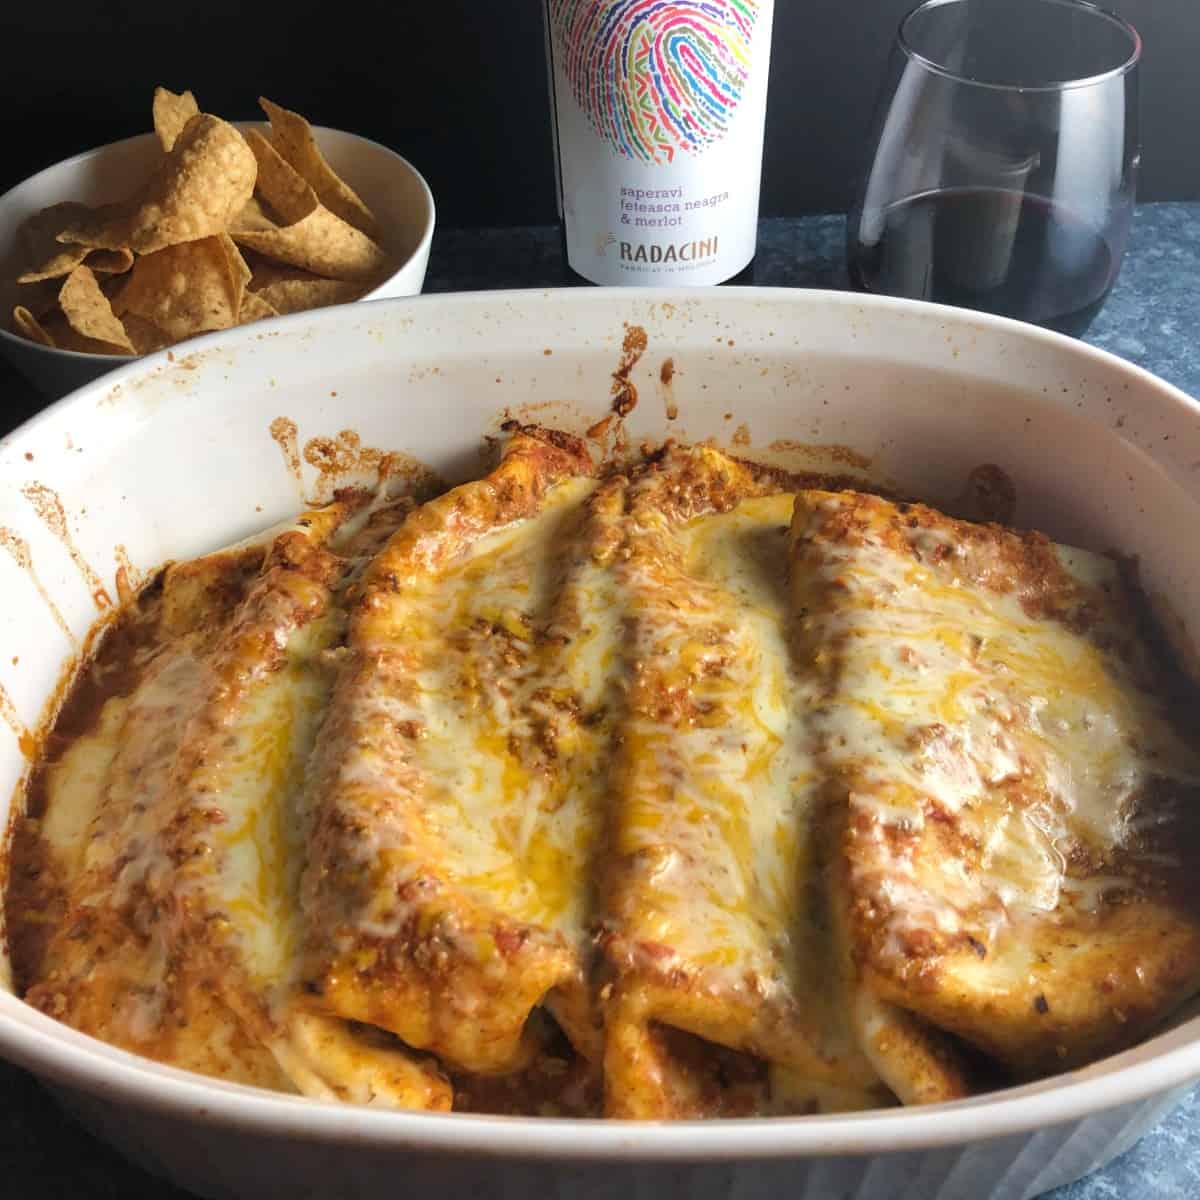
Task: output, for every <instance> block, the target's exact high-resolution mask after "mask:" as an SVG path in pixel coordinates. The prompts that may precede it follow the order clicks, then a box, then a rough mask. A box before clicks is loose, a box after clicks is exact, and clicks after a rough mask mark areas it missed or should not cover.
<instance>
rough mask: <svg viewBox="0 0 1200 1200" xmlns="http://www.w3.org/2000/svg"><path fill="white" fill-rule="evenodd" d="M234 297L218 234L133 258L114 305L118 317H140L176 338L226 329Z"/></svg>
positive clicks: (233, 313) (234, 311)
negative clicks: (125, 282) (135, 259)
mask: <svg viewBox="0 0 1200 1200" xmlns="http://www.w3.org/2000/svg"><path fill="white" fill-rule="evenodd" d="M242 286H243V287H244V284H243V285H242ZM239 299H240V296H239V289H238V285H237V283H236V281H235V278H234V277H233V275H232V274H231V270H230V260H229V256H228V254H227V252H226V250H225V247H224V244H223V242H222V239H221V238H220V237H209V238H201V239H199V240H198V241H192V242H182V243H180V244H179V245H178V246H168V247H167V248H166V249H164V250H158V251H155V253H153V254H147V255H145V256H143V257H141V258H139V259H138V260H137V262H135V263H134V265H133V271H132V273H131V274H130V276H129V282H128V283H127V284H126V285H125V287H124V288H123V289H122V290H121V293H120V294H119V295H118V297H117V299H116V303H115V305H114V307H115V309H116V311H117V315H118V316H120V317H121V318H122V319H123V320H124V319H127V318H128V317H129V315H130V314H132V315H134V316H138V317H141V318H143V319H144V320H145V321H148V322H149V323H150V324H151V325H154V326H156V327H157V328H158V329H160V330H161V331H162V332H163V333H164V334H165V335H166V336H167V338H168V339H169V340H170V341H172V342H177V341H181V340H182V339H183V338H188V337H194V336H195V335H196V334H198V333H207V332H208V331H210V330H213V329H228V328H230V327H231V326H232V325H234V324H235V323H236V322H237V314H238V309H239V307H240V303H239Z"/></svg>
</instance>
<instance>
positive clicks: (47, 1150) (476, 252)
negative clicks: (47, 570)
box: [0, 203, 1200, 1200]
mask: <svg viewBox="0 0 1200 1200" xmlns="http://www.w3.org/2000/svg"><path fill="white" fill-rule="evenodd" d="M844 227H845V222H844V220H843V218H841V217H803V218H797V219H777V220H768V221H764V222H763V223H762V227H761V233H760V238H759V251H758V257H757V259H756V261H755V270H754V283H755V284H758V285H766V286H777V287H844V286H846V278H845V268H844V265H843V263H844V258H843V251H842V239H843V232H844ZM568 282H570V280H569V279H568V278H567V275H566V272H565V270H564V268H563V265H562V257H561V252H560V249H559V240H558V234H557V232H556V231H555V230H554V229H551V228H543V227H537V228H519V229H493V230H461V231H460V230H450V231H444V232H441V233H439V234H438V236H437V237H436V238H435V240H434V248H433V258H432V261H431V262H430V267H429V278H428V281H427V290H428V291H437V292H447V291H462V290H470V289H477V288H480V289H485V288H506V287H507V288H511V287H553V286H558V285H561V284H565V283H568ZM1198 300H1200V203H1172V204H1150V205H1143V206H1142V207H1140V208H1139V209H1138V212H1137V217H1136V219H1135V222H1134V231H1133V240H1132V243H1131V246H1130V249H1129V253H1128V254H1127V256H1126V259H1125V263H1124V267H1123V269H1122V272H1121V278H1120V280H1119V281H1118V283H1117V286H1116V287H1115V288H1114V290H1113V293H1112V296H1111V297H1110V298H1109V300H1108V303H1107V304H1106V306H1105V308H1104V310H1103V311H1102V312H1101V313H1100V315H1099V317H1097V319H1096V321H1095V323H1094V324H1093V326H1092V328H1091V330H1090V331H1089V333H1088V334H1087V336H1086V338H1085V340H1086V341H1088V342H1091V343H1092V344H1094V345H1097V346H1101V347H1103V348H1104V349H1105V350H1111V351H1113V352H1114V353H1116V354H1119V355H1121V356H1122V357H1124V358H1127V359H1130V360H1131V361H1133V362H1135V363H1137V364H1138V365H1139V366H1143V367H1146V368H1147V369H1148V370H1151V371H1153V372H1155V374H1157V375H1160V376H1162V377H1163V378H1164V379H1167V380H1169V381H1170V382H1171V383H1174V384H1175V385H1176V386H1178V387H1180V388H1182V389H1183V390H1184V391H1186V392H1188V393H1190V394H1191V395H1193V396H1198V397H1200V337H1197V328H1196V326H1197V322H1198V320H1200V304H1198V303H1197V302H1198ZM43 403H44V400H43V399H42V398H41V397H39V396H38V395H37V394H36V393H35V392H34V391H33V389H32V388H30V387H29V385H28V384H26V383H25V382H24V380H22V379H21V378H20V376H18V375H16V374H15V372H13V371H12V370H11V368H9V367H8V366H7V364H4V363H0V406H2V407H0V433H4V432H7V431H8V430H9V429H11V428H12V427H13V426H15V425H17V424H18V423H19V422H20V421H22V420H24V419H25V418H26V417H27V416H29V415H31V414H32V413H34V412H36V411H37V409H38V408H40V407H41V406H42V404H43ZM1197 442H1198V444H1200V428H1198V430H1197ZM0 1195H3V1196H12V1197H14V1198H16V1197H19V1198H22V1200H23V1198H24V1197H26V1196H30V1197H32V1196H37V1197H38V1198H39V1200H92V1198H96V1200H117V1198H118V1197H120V1198H121V1200H151V1198H153V1200H186V1193H184V1192H181V1191H179V1190H178V1189H176V1188H173V1187H171V1186H169V1185H167V1184H165V1183H162V1182H161V1181H159V1180H157V1179H154V1178H152V1177H151V1176H149V1175H147V1174H145V1173H144V1172H143V1171H140V1170H138V1169H137V1168H135V1167H132V1166H129V1165H128V1164H126V1163H125V1162H123V1161H122V1160H121V1159H120V1158H119V1157H118V1156H117V1155H116V1154H115V1153H114V1152H113V1151H111V1150H109V1149H107V1147H105V1146H103V1145H101V1144H100V1143H99V1142H97V1141H95V1140H94V1139H93V1138H91V1137H90V1136H89V1135H87V1134H86V1133H84V1132H83V1131H82V1130H79V1129H77V1128H76V1127H75V1126H73V1125H72V1124H71V1123H70V1122H69V1121H68V1119H67V1118H66V1117H65V1116H63V1115H62V1113H61V1112H60V1111H59V1109H58V1108H57V1106H56V1105H55V1103H54V1102H53V1101H52V1100H51V1099H50V1098H49V1096H48V1095H47V1094H46V1093H44V1092H43V1091H42V1090H41V1088H40V1087H38V1085H37V1084H36V1083H35V1082H34V1081H33V1080H32V1079H31V1078H30V1077H29V1076H28V1075H26V1074H25V1073H24V1072H21V1071H18V1070H17V1069H16V1068H14V1067H9V1066H7V1065H6V1064H3V1063H0ZM1195 1197H1200V1088H1197V1089H1195V1090H1193V1091H1192V1092H1191V1093H1190V1094H1189V1095H1188V1096H1187V1098H1186V1099H1185V1100H1184V1101H1183V1102H1182V1103H1181V1104H1180V1105H1179V1107H1178V1108H1176V1109H1175V1111H1174V1112H1173V1113H1171V1114H1170V1115H1169V1116H1167V1117H1166V1118H1165V1119H1164V1120H1163V1121H1162V1122H1160V1123H1159V1125H1158V1126H1157V1127H1156V1128H1154V1129H1153V1130H1151V1132H1150V1133H1148V1134H1147V1135H1146V1136H1145V1137H1144V1138H1143V1139H1142V1140H1141V1141H1140V1142H1138V1143H1137V1145H1135V1146H1134V1147H1133V1149H1131V1150H1129V1151H1128V1152H1127V1153H1125V1154H1123V1155H1122V1156H1121V1157H1120V1158H1118V1159H1117V1160H1116V1161H1115V1162H1113V1163H1112V1164H1111V1165H1110V1166H1108V1167H1107V1168H1106V1169H1105V1170H1103V1171H1099V1172H1097V1173H1096V1174H1094V1175H1092V1176H1090V1177H1089V1178H1087V1179H1085V1180H1082V1181H1081V1182H1079V1183H1076V1184H1073V1185H1071V1186H1070V1187H1065V1188H1060V1189H1058V1190H1057V1191H1055V1192H1051V1193H1048V1194H1047V1196H1046V1197H1045V1198H1044V1200H1192V1198H1195Z"/></svg>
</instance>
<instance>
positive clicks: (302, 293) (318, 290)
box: [250, 263, 367, 314]
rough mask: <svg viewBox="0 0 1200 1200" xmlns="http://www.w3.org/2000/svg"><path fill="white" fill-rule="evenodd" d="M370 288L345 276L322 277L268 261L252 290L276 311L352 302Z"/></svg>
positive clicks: (259, 270)
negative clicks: (336, 277) (344, 277)
mask: <svg viewBox="0 0 1200 1200" xmlns="http://www.w3.org/2000/svg"><path fill="white" fill-rule="evenodd" d="M366 290H367V288H366V285H364V284H361V283H354V282H352V281H350V280H345V279H322V278H321V277H320V276H319V275H312V274H310V273H309V272H308V271H299V270H297V269H296V268H294V267H280V266H276V265H275V264H274V263H266V264H263V265H262V266H259V267H256V268H255V270H254V276H253V278H252V279H251V280H250V291H251V293H252V294H254V295H258V296H260V297H262V299H263V300H265V301H266V302H267V303H268V304H270V305H271V307H272V308H274V309H275V311H276V312H278V313H281V314H284V313H294V312H307V311H308V310H309V309H311V308H325V307H326V306H327V305H331V304H349V303H350V302H351V301H353V300H357V299H358V298H359V297H360V296H361V295H362V294H363V293H364V292H365V291H366Z"/></svg>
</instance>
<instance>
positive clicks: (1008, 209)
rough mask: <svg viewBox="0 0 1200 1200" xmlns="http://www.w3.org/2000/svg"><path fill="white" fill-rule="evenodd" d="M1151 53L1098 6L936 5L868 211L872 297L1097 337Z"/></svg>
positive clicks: (871, 173)
mask: <svg viewBox="0 0 1200 1200" xmlns="http://www.w3.org/2000/svg"><path fill="white" fill-rule="evenodd" d="M1141 53H1142V42H1141V38H1140V37H1139V36H1138V33H1137V30H1135V29H1134V28H1133V27H1132V26H1131V25H1129V24H1128V22H1126V21H1124V20H1122V19H1121V18H1120V17H1118V16H1116V15H1114V14H1112V13H1109V12H1106V11H1105V10H1104V9H1102V8H1100V7H1098V6H1097V5H1095V4H1092V3H1089V2H1088V0H924V2H923V3H920V4H918V5H917V7H916V8H914V9H913V10H912V12H910V13H909V14H908V16H906V17H905V18H904V20H903V21H902V22H901V25H900V28H899V30H898V32H897V36H896V44H895V47H894V49H893V52H892V56H891V59H890V60H889V65H888V73H887V76H886V78H885V80H884V83H883V87H882V88H881V89H880V96H879V103H878V105H877V107H876V114H875V122H874V126H873V128H872V132H871V135H870V140H869V143H868V145H869V150H868V154H867V158H866V170H865V172H864V174H863V177H862V179H861V181H860V186H859V188H858V190H857V192H856V195H855V200H854V204H853V206H852V208H851V210H850V215H849V221H848V229H847V253H848V258H849V267H850V274H851V278H852V280H853V282H854V283H855V284H856V286H858V287H859V288H862V289H864V290H866V291H871V292H881V293H885V294H887V295H892V296H908V297H911V298H913V299H919V300H932V301H935V302H940V303H943V304H953V305H956V306H959V307H963V308H974V309H980V310H983V311H985V312H992V313H999V314H1001V315H1003V316H1008V317H1016V318H1018V319H1020V320H1025V321H1033V322H1036V323H1037V324H1039V325H1044V326H1047V327H1049V328H1051V329H1056V330H1059V331H1061V332H1063V333H1069V334H1076V335H1078V334H1080V333H1082V332H1083V331H1084V330H1085V329H1087V327H1088V325H1089V324H1090V322H1091V321H1092V319H1093V318H1094V317H1095V315H1096V314H1097V312H1099V310H1100V308H1101V307H1102V306H1103V304H1104V301H1105V299H1106V298H1107V296H1108V294H1109V291H1110V290H1111V289H1112V286H1113V283H1114V282H1115V281H1116V277H1117V272H1118V270H1119V269H1120V265H1121V258H1122V256H1123V255H1124V253H1125V246H1126V243H1127V241H1128V237H1129V230H1130V225H1131V221H1132V216H1133V205H1134V197H1135V195H1136V191H1137V174H1138V166H1139V163H1140V154H1139V150H1138V63H1139V61H1140V59H1141Z"/></svg>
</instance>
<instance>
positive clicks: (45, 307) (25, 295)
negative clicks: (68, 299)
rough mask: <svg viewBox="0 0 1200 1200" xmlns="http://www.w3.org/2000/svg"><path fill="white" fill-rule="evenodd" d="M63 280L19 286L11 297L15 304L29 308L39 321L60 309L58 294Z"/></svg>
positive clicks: (43, 280)
mask: <svg viewBox="0 0 1200 1200" xmlns="http://www.w3.org/2000/svg"><path fill="white" fill-rule="evenodd" d="M61 287H62V278H61V277H58V278H55V279H39V280H38V281H37V282H36V283H20V284H17V286H16V288H15V289H14V290H13V294H12V296H11V299H12V302H13V303H14V304H19V305H20V306H21V307H22V308H27V309H29V311H30V312H31V313H33V315H34V316H35V317H37V318H38V319H39V320H40V319H41V318H42V317H44V316H46V314H47V313H51V312H55V311H56V310H57V309H58V292H59V289H60V288H61Z"/></svg>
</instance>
